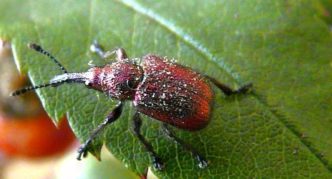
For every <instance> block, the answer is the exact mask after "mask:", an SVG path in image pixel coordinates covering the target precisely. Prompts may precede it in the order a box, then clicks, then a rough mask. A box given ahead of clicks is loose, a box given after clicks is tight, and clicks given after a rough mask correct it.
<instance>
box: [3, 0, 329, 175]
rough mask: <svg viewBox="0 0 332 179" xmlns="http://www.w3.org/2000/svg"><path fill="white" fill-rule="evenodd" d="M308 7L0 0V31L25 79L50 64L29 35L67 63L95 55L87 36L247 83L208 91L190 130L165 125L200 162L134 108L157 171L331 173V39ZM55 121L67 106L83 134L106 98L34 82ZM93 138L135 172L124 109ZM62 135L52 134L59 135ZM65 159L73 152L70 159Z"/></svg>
mask: <svg viewBox="0 0 332 179" xmlns="http://www.w3.org/2000/svg"><path fill="white" fill-rule="evenodd" d="M316 7H317V4H315V3H314V2H311V1H306V0H303V1H298V0H280V1H273V0H266V1H258V0H250V1H239V0H234V1H212V0H207V1H192V0H182V1H160V2H159V1H152V0H137V1H135V0H122V1H120V0H119V1H101V0H100V1H99V0H95V1H89V2H78V1H70V0H67V1H64V2H62V1H47V2H46V1H41V0H37V1H32V0H30V1H24V2H21V1H18V0H17V1H12V0H10V1H9V0H6V1H1V4H0V11H1V12H2V15H1V17H0V34H1V37H2V38H7V39H9V40H11V41H12V43H13V45H14V47H13V48H14V52H15V55H16V59H17V64H18V65H19V67H20V69H21V70H22V72H23V73H25V72H28V74H29V76H30V78H31V80H32V82H33V83H34V84H40V83H45V82H48V80H49V79H51V78H52V77H53V76H54V75H57V74H60V73H61V71H60V70H59V69H58V68H57V66H56V65H55V64H54V63H52V62H51V61H50V60H48V59H45V57H44V56H41V55H40V54H36V53H35V52H33V51H31V50H28V49H27V48H26V44H27V43H28V42H38V43H40V44H41V45H42V46H43V47H44V48H46V49H48V50H49V51H51V52H52V54H54V55H55V56H56V57H58V59H60V61H61V62H62V63H63V65H64V66H66V68H67V69H69V70H70V71H72V72H76V71H86V70H87V69H88V68H89V67H88V65H87V64H88V62H89V61H90V60H91V59H93V60H94V62H95V63H98V64H101V63H102V61H101V60H100V59H98V58H97V57H96V56H94V55H92V54H91V53H89V45H90V43H91V42H92V41H93V40H94V39H98V41H99V42H100V43H101V44H103V45H104V46H105V47H107V48H109V49H113V48H114V47H123V48H124V49H126V50H127V53H128V54H129V56H130V57H141V56H143V55H145V54H147V53H155V54H159V55H161V56H168V57H174V58H176V59H178V62H179V63H181V64H184V65H187V66H190V67H192V68H194V69H196V70H197V71H200V72H202V73H203V74H208V75H211V76H213V77H215V78H218V79H219V80H220V81H221V82H223V83H225V84H229V85H230V86H232V87H234V88H237V87H239V86H240V85H242V84H245V83H248V82H252V83H253V84H254V92H253V93H252V94H248V95H241V96H232V97H225V96H224V95H223V94H222V93H221V92H220V91H219V90H218V89H216V88H214V90H215V94H216V96H215V103H214V105H213V108H214V111H213V116H212V117H211V122H210V124H209V125H208V127H206V128H205V129H203V130H201V131H198V132H187V131H181V130H178V129H175V130H176V132H177V134H178V135H179V137H180V138H182V139H185V141H187V142H188V143H190V144H192V145H193V146H194V147H195V148H196V149H197V150H198V151H200V152H201V153H203V154H204V155H205V156H206V157H207V159H208V160H209V162H210V163H209V166H208V168H206V169H203V170H202V169H199V168H198V167H197V166H196V163H195V162H196V161H195V160H194V159H193V158H192V157H191V155H190V154H189V153H188V152H186V151H184V150H183V149H182V148H181V147H180V146H177V145H176V144H174V143H172V142H171V141H169V140H167V139H166V138H165V137H164V136H163V135H162V132H161V130H160V129H159V126H160V122H158V121H156V120H152V119H151V118H148V117H145V119H144V125H143V131H144V132H143V133H144V136H146V137H147V139H148V140H149V141H151V142H152V145H153V146H154V148H155V149H156V151H157V153H158V154H159V155H160V156H161V157H162V158H163V159H164V162H165V163H166V168H165V170H163V171H156V172H155V173H156V175H157V176H159V177H161V178H223V177H241V178H243V177H246V178H260V177H265V178H270V177H284V178H286V177H287V178H294V177H297V178H298V177H311V178H331V177H332V150H330V149H331V148H332V140H331V139H332V96H331V90H332V80H331V79H332V78H331V77H332V70H331V67H332V53H331V52H330V51H331V49H332V39H331V35H330V32H329V28H328V26H327V24H326V23H325V22H324V21H323V20H321V19H320V18H319V15H317V14H319V13H320V12H318V10H317V8H316ZM37 92H38V95H39V96H40V99H41V101H42V103H43V106H44V107H45V109H46V110H47V112H48V113H49V114H50V116H52V117H53V118H54V121H55V122H57V121H58V119H59V118H60V117H61V116H63V115H65V114H66V115H67V116H68V117H69V121H70V124H71V126H72V128H73V130H74V132H75V133H76V135H77V136H78V137H79V138H80V140H81V141H84V140H85V139H86V138H87V137H88V135H89V133H90V132H91V131H92V130H93V129H94V128H95V127H96V126H97V125H98V124H99V123H100V122H101V121H102V120H103V119H104V117H105V116H106V115H107V114H108V113H109V112H110V111H111V110H112V108H113V107H114V106H115V104H116V101H112V100H111V99H108V98H106V97H105V96H104V95H103V94H100V93H98V92H96V91H93V90H89V89H87V88H85V87H84V86H81V85H64V86H61V87H58V88H55V89H54V88H49V89H43V90H38V91H37ZM124 111H125V112H124V114H123V115H122V117H121V118H120V119H119V120H118V121H116V122H115V123H114V124H112V125H111V126H109V127H108V128H107V131H106V132H105V133H104V135H102V136H100V138H99V139H98V141H96V142H95V143H94V148H93V149H94V150H93V151H94V153H95V154H96V155H97V156H98V151H99V149H100V147H101V144H102V140H104V142H105V144H106V146H107V147H108V149H109V150H110V151H111V152H112V153H113V154H114V155H115V156H116V157H117V158H119V159H121V160H122V161H123V162H124V163H125V164H126V165H127V166H128V167H130V168H131V169H132V170H134V171H135V172H137V173H143V172H144V171H145V169H146V168H147V167H148V166H150V164H151V159H150V158H149V155H148V153H147V152H146V151H145V150H144V148H143V146H142V145H141V144H140V143H139V142H138V139H137V138H135V136H134V135H133V134H132V132H131V128H132V122H131V117H132V115H133V111H134V109H133V108H132V105H131V104H130V102H128V103H127V105H126V107H125V110H124ZM59 140H61V139H59ZM73 160H75V159H74V158H73Z"/></svg>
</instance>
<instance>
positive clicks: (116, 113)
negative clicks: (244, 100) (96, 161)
mask: <svg viewBox="0 0 332 179" xmlns="http://www.w3.org/2000/svg"><path fill="white" fill-rule="evenodd" d="M122 106H123V105H122V102H120V103H119V104H118V105H117V106H116V107H115V108H114V109H113V111H112V112H111V113H110V114H109V115H107V117H106V119H105V120H104V121H103V122H102V123H101V124H99V126H98V127H97V128H96V129H95V130H94V131H93V132H92V133H91V135H90V136H89V138H88V140H86V141H85V142H84V144H82V145H81V146H80V147H79V149H78V156H77V160H81V157H82V156H83V157H86V155H87V152H88V147H89V145H90V144H91V142H92V140H93V139H95V138H96V137H97V136H98V134H99V133H101V132H102V131H103V129H104V128H105V127H106V126H107V125H108V124H111V123H112V122H114V121H116V120H117V119H118V118H119V117H120V115H121V112H122Z"/></svg>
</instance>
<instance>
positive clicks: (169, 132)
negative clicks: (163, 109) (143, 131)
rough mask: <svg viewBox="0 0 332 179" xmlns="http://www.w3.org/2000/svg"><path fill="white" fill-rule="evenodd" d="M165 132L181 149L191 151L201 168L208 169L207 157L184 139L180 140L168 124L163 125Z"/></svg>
mask: <svg viewBox="0 0 332 179" xmlns="http://www.w3.org/2000/svg"><path fill="white" fill-rule="evenodd" d="M163 130H164V132H165V134H166V135H167V136H168V137H169V138H170V139H172V140H173V141H174V142H175V143H177V144H179V145H180V146H181V147H183V148H184V149H186V150H187V151H189V152H190V153H191V154H192V155H193V156H194V157H195V159H196V160H197V161H198V167H199V168H205V167H207V165H208V161H207V160H206V159H205V157H203V156H202V155H201V154H199V153H198V152H197V151H196V150H195V149H194V148H193V147H192V146H190V145H189V144H187V143H185V142H184V141H183V140H182V139H180V138H178V137H177V136H176V135H175V134H174V132H173V131H172V130H171V129H170V127H169V126H168V125H167V124H166V123H163Z"/></svg>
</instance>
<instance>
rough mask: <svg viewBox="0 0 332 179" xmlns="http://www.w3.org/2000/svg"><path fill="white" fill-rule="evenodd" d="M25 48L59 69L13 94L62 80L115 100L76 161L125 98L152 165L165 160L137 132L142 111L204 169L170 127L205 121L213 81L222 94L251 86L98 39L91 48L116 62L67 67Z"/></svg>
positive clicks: (201, 159) (199, 124) (185, 127)
mask: <svg viewBox="0 0 332 179" xmlns="http://www.w3.org/2000/svg"><path fill="white" fill-rule="evenodd" d="M28 47H29V48H31V49H33V50H35V51H37V52H39V53H41V54H43V55H45V56H47V57H48V58H50V59H51V60H52V61H53V62H54V63H55V64H57V66H58V67H59V68H60V70H61V71H62V72H63V73H62V74H60V75H56V76H54V77H53V78H52V79H51V80H50V81H49V82H48V83H45V84H41V85H36V86H29V87H25V88H22V89H19V90H17V91H15V92H13V93H12V96H17V95H21V94H24V93H26V92H28V91H32V90H36V89H39V88H45V87H57V86H59V85H62V84H65V83H81V84H84V85H85V86H86V87H88V88H90V89H94V90H97V91H100V92H102V93H105V94H106V96H107V97H109V98H112V99H116V100H118V101H119V102H118V104H117V105H116V106H115V107H114V108H113V109H112V110H111V112H110V113H109V114H108V115H107V116H106V117H105V119H104V121H103V122H102V123H101V124H99V125H98V126H97V127H96V128H95V129H94V130H93V131H92V132H91V134H90V136H89V137H88V139H87V140H86V141H85V142H84V143H83V144H82V145H81V146H80V147H79V149H78V156H77V159H78V160H80V159H81V158H82V157H85V156H86V155H87V153H88V151H89V148H90V145H91V143H92V141H93V140H94V139H95V138H96V137H97V136H98V135H99V134H100V133H101V132H102V131H103V130H104V129H105V127H106V126H108V125H109V124H111V123H113V122H114V121H116V120H117V119H118V118H119V117H120V116H121V113H122V110H123V104H124V102H125V101H131V102H132V103H133V106H134V108H135V113H134V115H133V117H132V124H133V132H134V134H135V135H136V137H137V138H138V140H139V141H140V142H141V144H142V145H143V147H144V148H145V149H146V150H147V152H148V153H149V154H150V156H151V160H152V165H153V167H154V168H155V169H157V170H161V169H163V168H164V162H163V160H162V159H161V158H160V157H159V155H158V154H157V153H156V152H155V150H154V148H153V146H152V145H151V143H150V142H148V140H146V138H145V137H144V136H143V135H142V133H141V132H142V131H141V126H142V122H143V121H142V119H141V114H144V115H146V116H148V117H150V118H151V119H155V120H159V121H161V122H162V125H161V127H162V129H163V134H164V135H166V136H168V138H169V139H171V140H172V141H174V142H175V143H177V144H178V145H180V146H181V147H182V148H183V149H184V150H186V151H188V152H189V153H191V154H192V156H193V158H194V159H195V160H196V161H197V166H198V167H199V168H202V169H203V168H205V167H207V166H208V163H209V162H208V160H207V159H206V158H205V157H204V155H202V154H201V153H200V152H198V151H197V150H196V149H195V148H194V147H192V146H191V145H189V144H188V143H186V142H185V141H184V140H183V139H181V138H179V137H177V135H176V133H175V132H173V129H172V126H173V127H176V128H178V129H182V130H187V131H197V130H200V129H203V128H205V127H206V126H207V125H208V123H209V121H210V118H211V111H212V106H213V105H212V101H213V98H214V93H213V90H212V86H211V85H215V86H216V87H217V88H219V89H220V90H221V91H222V92H223V93H224V94H225V95H226V96H229V95H234V94H242V93H247V92H248V91H249V90H250V89H251V88H252V84H251V83H249V84H246V85H243V86H241V87H240V88H238V89H235V90H234V89H232V88H230V87H228V86H227V85H225V84H223V83H220V82H219V80H217V79H215V78H213V77H210V76H207V75H202V74H200V73H198V72H196V71H195V70H193V69H191V68H189V67H185V66H183V65H180V64H177V63H175V62H173V61H169V60H167V59H166V58H165V57H160V56H158V55H153V54H147V55H145V56H143V57H142V58H140V59H141V60H140V63H139V64H137V63H136V62H135V60H133V59H129V58H128V56H127V54H126V52H125V50H124V49H122V48H117V49H115V50H112V51H104V50H103V48H102V47H101V45H99V44H98V43H97V41H94V42H93V43H92V45H91V46H90V50H91V51H92V52H94V53H96V54H97V55H99V56H100V58H102V59H106V58H109V57H112V56H115V58H116V61H113V62H111V63H107V64H105V65H104V66H98V67H97V66H94V67H90V68H89V69H88V70H87V71H86V72H73V73H72V72H68V71H67V69H66V68H65V67H64V66H63V65H62V64H61V63H60V62H59V61H58V60H57V59H56V58H55V57H54V56H52V55H51V54H50V53H49V52H47V51H46V50H44V49H43V48H42V47H41V46H39V45H37V44H34V43H31V44H28Z"/></svg>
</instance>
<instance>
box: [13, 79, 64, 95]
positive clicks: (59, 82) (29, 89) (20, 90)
mask: <svg viewBox="0 0 332 179" xmlns="http://www.w3.org/2000/svg"><path fill="white" fill-rule="evenodd" d="M64 82H66V80H62V81H56V82H51V83H46V84H42V85H37V86H27V87H24V88H22V89H19V90H16V91H14V92H13V93H12V94H10V96H19V95H21V94H24V93H26V92H29V91H34V90H36V89H39V88H45V87H48V86H53V87H55V86H58V85H60V84H62V83H64Z"/></svg>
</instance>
